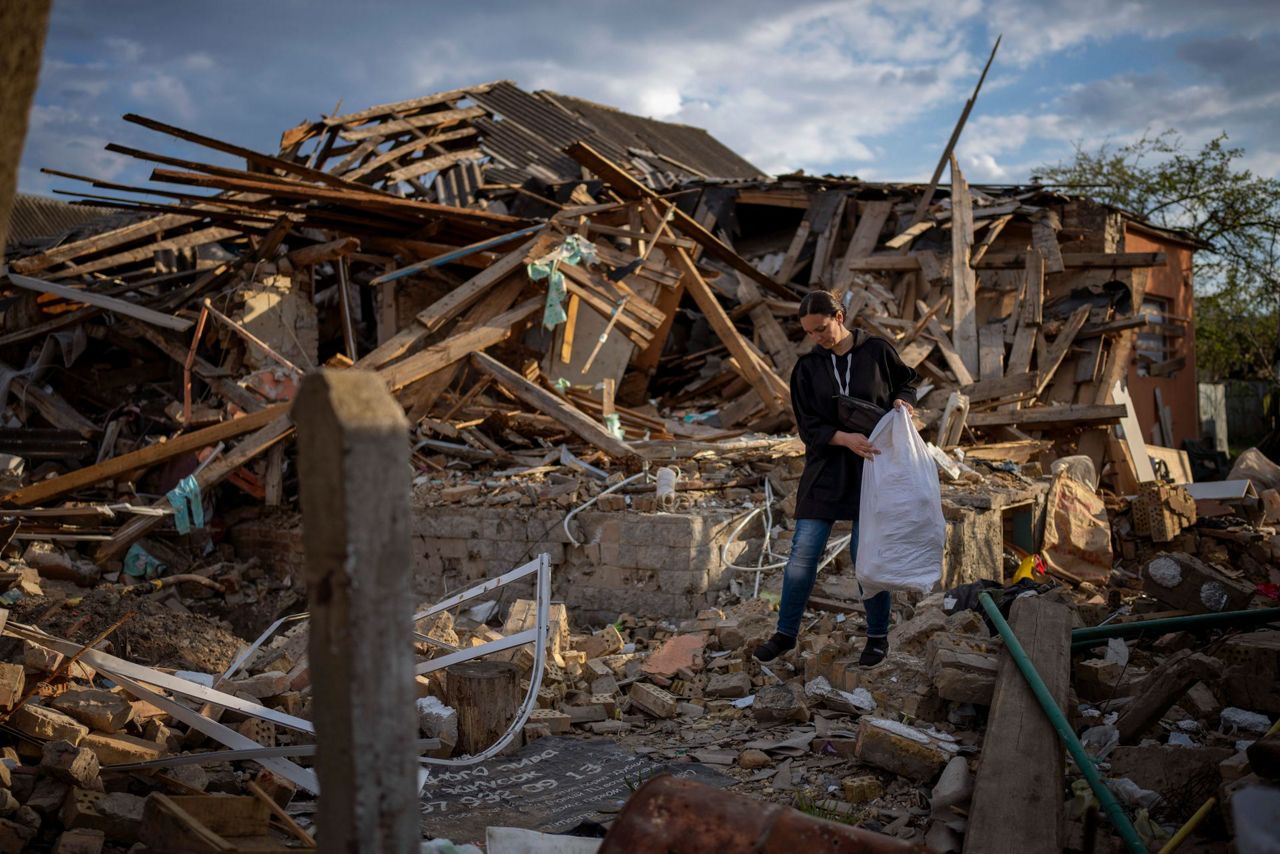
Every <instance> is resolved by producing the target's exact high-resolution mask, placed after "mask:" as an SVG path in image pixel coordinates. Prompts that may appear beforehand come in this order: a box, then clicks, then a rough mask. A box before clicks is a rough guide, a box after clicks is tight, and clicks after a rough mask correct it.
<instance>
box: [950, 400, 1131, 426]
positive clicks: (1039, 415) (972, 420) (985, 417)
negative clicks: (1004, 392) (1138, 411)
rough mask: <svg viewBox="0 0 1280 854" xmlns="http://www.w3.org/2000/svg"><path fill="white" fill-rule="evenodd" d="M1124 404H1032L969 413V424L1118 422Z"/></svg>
mask: <svg viewBox="0 0 1280 854" xmlns="http://www.w3.org/2000/svg"><path fill="white" fill-rule="evenodd" d="M1124 414H1125V408H1124V407H1123V406H1114V405H1108V406H1089V405H1084V404H1062V405H1055V406H1032V407H1028V408H1027V409H1019V410H1018V411H1016V412H978V413H974V414H972V415H970V416H969V426H970V427H1005V426H1011V425H1012V426H1018V427H1033V428H1034V427H1043V426H1047V425H1064V426H1073V425H1078V426H1082V427H1083V426H1091V425H1096V424H1118V423H1119V422H1120V419H1122V418H1124Z"/></svg>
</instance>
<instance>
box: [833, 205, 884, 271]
mask: <svg viewBox="0 0 1280 854" xmlns="http://www.w3.org/2000/svg"><path fill="white" fill-rule="evenodd" d="M859 207H860V211H859V213H860V214H861V215H860V216H859V217H858V224H857V225H856V226H855V227H854V229H853V237H851V238H849V248H848V249H846V250H845V253H844V260H843V262H842V263H841V264H840V270H839V272H837V274H836V287H837V288H848V287H849V283H850V282H851V281H853V267H852V265H853V262H854V260H855V259H858V258H866V257H867V256H869V255H870V254H871V253H872V252H874V251H875V248H876V243H877V242H879V240H880V232H881V230H882V229H883V228H884V224H885V221H886V220H887V219H888V218H889V214H891V213H893V202H891V201H880V202H863V203H861V205H860V206H859Z"/></svg>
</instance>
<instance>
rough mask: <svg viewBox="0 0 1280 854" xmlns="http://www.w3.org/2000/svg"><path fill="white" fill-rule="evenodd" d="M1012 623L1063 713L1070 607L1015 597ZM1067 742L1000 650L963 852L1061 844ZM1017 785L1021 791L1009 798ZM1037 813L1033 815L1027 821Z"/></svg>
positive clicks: (1068, 669) (1050, 847) (1038, 848)
mask: <svg viewBox="0 0 1280 854" xmlns="http://www.w3.org/2000/svg"><path fill="white" fill-rule="evenodd" d="M1009 624H1010V627H1011V628H1012V629H1013V632H1014V634H1015V635H1017V637H1018V641H1019V642H1020V643H1021V644H1022V647H1023V649H1024V650H1026V653H1027V656H1028V657H1029V658H1030V659H1031V663H1032V665H1033V666H1034V667H1035V669H1036V672H1037V673H1039V674H1040V678H1041V679H1043V680H1044V683H1045V687H1047V688H1048V689H1049V695H1050V697H1052V698H1053V702H1054V704H1055V705H1056V706H1057V707H1058V709H1059V710H1060V711H1061V712H1062V713H1063V714H1066V709H1067V699H1068V694H1069V693H1070V688H1071V614H1070V611H1069V610H1068V608H1067V606H1066V605H1064V604H1062V603H1059V602H1053V601H1050V600H1048V599H1045V598H1043V597H1023V598H1021V599H1017V600H1015V601H1014V603H1013V609H1012V611H1011V612H1010V616H1009ZM1063 762H1064V761H1063V755H1062V743H1061V742H1060V741H1059V740H1058V736H1057V734H1056V733H1055V731H1054V729H1053V725H1052V724H1051V723H1050V722H1049V718H1048V716H1047V715H1045V713H1044V710H1043V709H1042V708H1040V704H1039V702H1038V701H1037V700H1036V696H1035V694H1034V693H1032V691H1031V687H1030V686H1029V685H1028V684H1027V680H1026V679H1025V678H1024V677H1023V675H1022V672H1021V671H1020V670H1018V667H1017V665H1016V664H1015V663H1014V661H1013V657H1012V656H1011V655H1010V654H1009V651H1008V650H1004V651H1003V652H1001V653H1000V664H999V665H998V669H997V671H996V688H995V693H994V695H993V696H992V698H991V713H990V718H989V722H988V724H987V735H986V738H985V739H984V740H983V744H982V758H981V760H980V761H979V764H978V775H977V780H976V782H975V784H974V790H973V801H972V803H971V806H970V808H969V826H968V829H967V830H966V831H965V839H964V850H965V852H966V854H969V852H973V854H977V852H985V851H1061V850H1062V849H1063V847H1064V845H1063V843H1064V839H1063V833H1062V824H1063V821H1062V811H1063V799H1062V796H1061V794H1060V792H1061V789H1062V775H1063V773H1064V764H1063ZM1013 792H1017V793H1018V796H1017V797H1010V795H1011V793H1013ZM1028 815H1034V816H1035V817H1036V818H1035V820H1034V821H1027V816H1028Z"/></svg>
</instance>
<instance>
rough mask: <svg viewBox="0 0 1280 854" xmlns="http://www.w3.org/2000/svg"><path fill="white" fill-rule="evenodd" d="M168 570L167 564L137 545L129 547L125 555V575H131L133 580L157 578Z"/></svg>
mask: <svg viewBox="0 0 1280 854" xmlns="http://www.w3.org/2000/svg"><path fill="white" fill-rule="evenodd" d="M168 570H169V567H168V565H167V564H165V563H164V562H162V561H160V560H159V559H157V558H156V556H155V555H153V554H151V553H150V552H149V551H147V550H146V549H144V548H143V547H142V546H140V545H138V544H137V543H134V544H133V545H131V546H129V551H128V552H126V553H125V556H124V572H125V575H132V576H133V577H134V578H159V577H160V576H162V575H164V574H165V573H166V572H167V571H168Z"/></svg>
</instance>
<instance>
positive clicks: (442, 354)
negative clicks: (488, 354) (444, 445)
mask: <svg viewBox="0 0 1280 854" xmlns="http://www.w3.org/2000/svg"><path fill="white" fill-rule="evenodd" d="M544 303H545V300H544V299H543V297H534V298H533V299H531V300H526V301H525V302H522V303H520V305H518V306H516V307H515V308H513V309H511V310H510V311H506V312H503V313H502V314H500V315H498V316H497V317H494V318H493V319H492V320H489V321H487V322H485V323H482V324H479V325H477V326H475V327H473V328H471V329H468V330H467V331H465V332H459V333H458V334H457V335H453V336H450V337H449V338H446V339H445V340H443V341H441V342H440V343H439V344H433V345H432V346H430V347H428V348H427V349H425V350H423V351H422V352H421V353H415V354H414V355H412V356H410V357H409V358H407V359H405V360H404V361H402V362H397V363H396V364H394V365H392V366H390V367H388V368H383V369H382V370H381V374H382V377H383V379H385V380H386V381H387V388H389V389H391V391H393V392H397V391H400V390H401V389H403V388H405V387H406V386H408V385H410V384H411V383H415V382H417V381H418V380H420V379H422V378H423V377H427V376H430V375H431V374H434V373H435V372H436V371H438V370H440V369H442V368H445V367H448V366H449V365H452V364H453V363H454V362H456V361H458V360H459V359H462V358H465V357H466V356H467V355H469V354H471V353H477V352H479V351H481V350H484V349H487V348H489V347H492V346H493V345H494V344H497V343H498V342H499V341H505V340H506V339H507V338H509V337H511V333H512V331H513V330H514V328H515V327H516V325H517V324H519V323H522V322H523V321H525V320H528V319H529V318H531V317H533V316H534V315H535V314H537V313H538V312H539V311H541V310H542V307H543V305H544Z"/></svg>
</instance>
